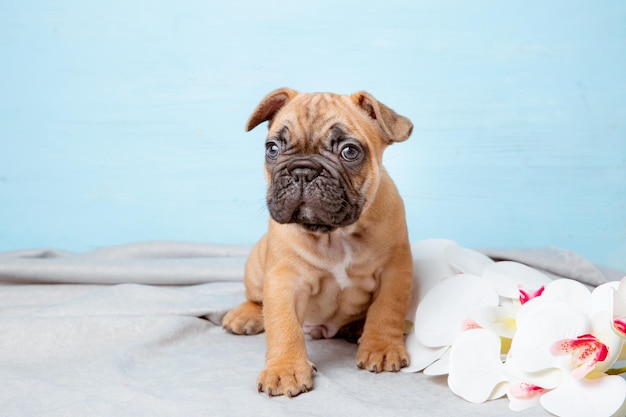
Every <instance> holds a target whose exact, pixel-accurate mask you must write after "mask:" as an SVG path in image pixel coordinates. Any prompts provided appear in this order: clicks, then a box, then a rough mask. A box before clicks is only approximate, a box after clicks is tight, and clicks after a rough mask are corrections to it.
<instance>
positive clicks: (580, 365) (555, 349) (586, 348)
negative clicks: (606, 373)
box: [550, 334, 609, 379]
mask: <svg viewBox="0 0 626 417" xmlns="http://www.w3.org/2000/svg"><path fill="white" fill-rule="evenodd" d="M550 353H552V354H553V355H555V356H563V355H571V356H572V366H573V370H572V376H573V377H574V378H576V379H580V378H583V377H585V376H586V375H587V374H588V373H589V372H591V371H592V370H593V368H595V366H596V364H597V363H598V362H602V361H603V360H605V359H606V358H607V356H608V354H609V349H608V348H607V347H606V345H605V344H604V343H602V342H600V341H599V340H598V339H597V338H596V337H595V336H594V335H591V334H584V335H582V336H578V337H577V338H576V339H564V340H560V341H558V342H555V343H554V344H553V345H552V347H551V348H550Z"/></svg>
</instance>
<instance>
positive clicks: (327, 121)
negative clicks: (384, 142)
mask: <svg viewBox="0 0 626 417" xmlns="http://www.w3.org/2000/svg"><path fill="white" fill-rule="evenodd" d="M364 123H365V115H364V113H363V112H362V111H360V110H359V109H358V108H357V107H356V105H355V104H354V103H353V102H352V100H350V98H349V97H348V96H342V95H338V94H332V93H315V94H298V95H297V96H296V97H294V98H293V99H292V100H291V101H289V102H288V103H287V104H286V105H285V106H284V107H283V108H282V109H281V110H280V111H279V112H278V113H277V114H276V116H275V117H274V120H272V124H271V126H270V131H269V136H272V135H275V134H278V133H279V132H281V131H282V132H285V130H286V131H287V132H288V136H289V138H290V142H292V143H294V142H300V141H303V142H304V143H311V142H319V141H320V140H322V139H324V138H327V137H329V136H330V135H331V134H336V132H337V131H338V130H339V131H341V130H343V131H344V132H345V133H346V134H352V135H354V136H357V137H358V136H363V135H365V134H366V132H364V131H363V127H362V126H363V124H364Z"/></svg>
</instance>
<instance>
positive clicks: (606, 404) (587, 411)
mask: <svg viewBox="0 0 626 417" xmlns="http://www.w3.org/2000/svg"><path fill="white" fill-rule="evenodd" d="M624 397H626V381H625V380H624V379H623V378H622V377H619V376H603V377H600V378H596V379H588V378H582V379H578V380H577V379H575V378H573V377H571V376H569V375H568V376H566V378H565V380H564V381H563V383H562V384H561V385H560V386H558V387H557V388H556V389H554V390H553V391H550V392H548V393H546V394H544V395H542V396H541V399H540V402H541V405H542V406H543V407H544V408H545V409H546V410H547V411H549V412H550V413H552V414H555V415H557V416H567V417H610V416H611V415H613V414H614V413H615V412H616V411H617V410H619V409H620V407H621V406H622V405H623V403H624Z"/></svg>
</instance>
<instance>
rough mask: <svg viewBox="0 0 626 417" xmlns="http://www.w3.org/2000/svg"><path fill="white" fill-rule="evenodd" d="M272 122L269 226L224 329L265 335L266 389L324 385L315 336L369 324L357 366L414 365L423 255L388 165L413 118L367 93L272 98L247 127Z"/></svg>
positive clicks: (277, 391) (276, 94) (261, 381)
mask: <svg viewBox="0 0 626 417" xmlns="http://www.w3.org/2000/svg"><path fill="white" fill-rule="evenodd" d="M265 121H269V133H268V135H267V139H266V143H265V149H266V151H265V176H266V179H267V184H268V190H267V206H268V208H269V212H270V216H271V218H270V221H269V229H268V232H267V234H265V235H264V236H263V237H262V238H261V240H260V241H259V242H258V243H257V244H256V245H255V246H254V248H253V249H252V252H251V254H250V256H249V258H248V260H247V263H246V268H245V278H244V283H245V287H246V298H247V301H245V302H244V303H243V304H241V305H240V306H239V307H237V308H235V309H234V310H232V311H230V312H228V313H227V315H226V316H225V317H224V320H223V326H224V328H225V329H227V330H228V331H230V332H232V333H235V334H256V333H260V332H263V331H265V332H266V342H267V353H266V365H265V369H264V370H263V371H262V372H261V374H260V375H259V377H258V380H257V387H258V390H259V392H266V393H267V394H268V395H270V396H277V395H286V396H289V397H292V396H296V395H298V394H300V393H303V392H307V391H309V390H310V389H312V387H313V372H314V371H315V370H316V368H315V366H314V365H313V364H312V363H311V362H309V360H308V358H307V352H306V345H305V334H308V335H310V336H311V337H313V338H331V337H333V336H335V335H336V334H337V333H338V331H339V330H340V329H341V328H342V327H344V326H346V325H349V324H351V323H353V322H355V321H358V320H363V319H364V320H365V324H364V326H363V332H362V335H361V337H360V340H359V345H358V351H357V355H356V365H357V366H358V367H359V368H362V369H367V370H369V371H372V372H381V371H392V372H395V371H399V370H400V368H402V367H405V366H407V365H408V364H409V356H408V354H407V352H406V349H405V346H404V335H403V333H404V325H405V315H406V313H407V309H408V305H409V299H410V294H411V284H412V258H411V250H410V245H409V241H408V233H407V226H406V220H405V213H404V204H403V202H402V199H401V197H400V195H399V193H398V190H397V189H396V187H395V185H394V183H393V182H392V180H391V178H390V177H389V175H388V174H387V171H386V170H385V168H384V167H383V165H382V156H383V151H384V150H385V148H386V147H387V146H388V145H390V144H392V143H394V142H402V141H404V140H406V139H408V137H409V136H410V134H411V131H412V129H413V125H412V123H411V122H410V121H409V119H407V118H406V117H403V116H400V115H399V114H397V113H395V112H394V111H393V110H391V109H390V108H389V107H387V106H385V105H384V104H382V103H380V102H379V101H378V100H376V99H375V98H374V97H373V96H371V95H370V94H368V93H367V92H364V91H361V92H357V93H354V94H352V95H350V96H344V95H337V94H331V93H316V94H303V93H298V92H296V91H294V90H291V89H289V88H283V89H279V90H276V91H273V92H271V93H270V94H268V95H267V96H266V97H265V98H264V99H263V100H262V101H261V102H260V103H259V105H258V106H257V107H256V109H255V110H254V112H253V113H252V115H251V116H250V119H249V120H248V122H247V125H246V130H247V131H250V130H252V129H253V128H255V127H256V126H257V125H259V124H260V123H262V122H265Z"/></svg>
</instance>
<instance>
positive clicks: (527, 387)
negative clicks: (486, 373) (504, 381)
mask: <svg viewBox="0 0 626 417" xmlns="http://www.w3.org/2000/svg"><path fill="white" fill-rule="evenodd" d="M544 391H545V389H544V388H541V387H540V386H539V385H533V384H529V383H528V382H519V383H517V384H513V383H511V384H510V385H509V392H510V393H511V395H512V396H514V397H515V398H519V399H530V398H533V397H536V396H537V395H540V394H542V393H543V392H544Z"/></svg>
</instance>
